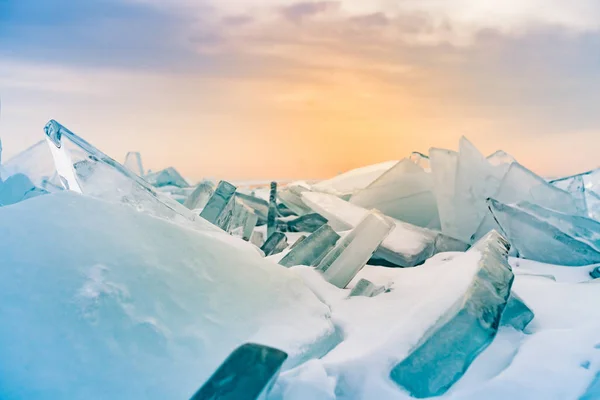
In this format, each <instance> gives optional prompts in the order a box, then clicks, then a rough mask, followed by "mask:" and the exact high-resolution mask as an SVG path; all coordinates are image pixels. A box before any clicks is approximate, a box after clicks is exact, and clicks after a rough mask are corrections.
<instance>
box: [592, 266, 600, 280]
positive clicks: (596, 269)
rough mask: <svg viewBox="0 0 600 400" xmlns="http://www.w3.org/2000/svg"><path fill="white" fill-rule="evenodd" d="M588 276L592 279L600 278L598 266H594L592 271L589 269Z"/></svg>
mask: <svg viewBox="0 0 600 400" xmlns="http://www.w3.org/2000/svg"><path fill="white" fill-rule="evenodd" d="M590 276H591V277H592V278H593V279H598V278H600V267H596V268H594V269H593V270H592V271H590Z"/></svg>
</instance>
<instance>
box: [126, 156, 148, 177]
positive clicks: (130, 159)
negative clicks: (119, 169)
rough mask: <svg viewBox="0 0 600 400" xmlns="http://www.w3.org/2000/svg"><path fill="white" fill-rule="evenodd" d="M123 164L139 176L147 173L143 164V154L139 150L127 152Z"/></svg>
mask: <svg viewBox="0 0 600 400" xmlns="http://www.w3.org/2000/svg"><path fill="white" fill-rule="evenodd" d="M123 165H124V166H125V167H126V168H129V170H130V171H131V172H133V173H135V174H136V175H137V176H144V175H145V172H144V166H143V165H142V155H141V154H140V152H139V151H130V152H129V153H127V155H126V156H125V163H124V164H123Z"/></svg>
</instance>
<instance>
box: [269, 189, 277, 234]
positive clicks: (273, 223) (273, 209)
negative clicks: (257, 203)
mask: <svg viewBox="0 0 600 400" xmlns="http://www.w3.org/2000/svg"><path fill="white" fill-rule="evenodd" d="M275 231H277V182H271V190H270V191H269V212H268V214H267V236H271V235H272V234H273V233H275Z"/></svg>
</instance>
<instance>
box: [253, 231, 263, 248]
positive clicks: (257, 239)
mask: <svg viewBox="0 0 600 400" xmlns="http://www.w3.org/2000/svg"><path fill="white" fill-rule="evenodd" d="M250 243H252V244H253V245H255V246H256V247H258V248H261V247H262V245H263V244H264V243H265V234H264V233H262V232H261V231H254V232H252V235H250Z"/></svg>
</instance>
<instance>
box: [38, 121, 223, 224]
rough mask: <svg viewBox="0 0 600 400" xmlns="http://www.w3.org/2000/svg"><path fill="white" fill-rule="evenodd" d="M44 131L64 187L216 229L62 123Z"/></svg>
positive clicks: (50, 125)
mask: <svg viewBox="0 0 600 400" xmlns="http://www.w3.org/2000/svg"><path fill="white" fill-rule="evenodd" d="M44 131H45V133H46V141H47V143H48V146H49V148H50V151H51V153H52V157H53V159H54V164H55V171H56V172H57V174H58V181H59V182H60V183H61V185H62V186H63V188H64V189H67V190H71V191H75V192H78V193H84V194H86V195H88V196H92V197H96V198H100V199H102V200H105V201H110V202H116V203H124V204H128V205H131V206H133V207H135V208H136V209H137V210H138V211H141V212H145V213H148V214H151V215H154V216H155V217H159V218H164V219H169V220H172V221H176V222H179V223H184V224H191V225H190V227H192V228H195V229H200V230H206V229H209V230H213V229H214V228H212V227H211V225H210V224H208V223H206V222H205V221H204V220H203V219H201V218H200V217H198V216H196V215H194V213H192V212H191V211H190V210H188V209H187V208H185V207H183V206H182V205H181V204H179V203H177V202H176V201H174V200H172V199H170V198H168V197H167V196H164V195H162V194H160V193H157V192H156V190H155V188H154V187H153V186H152V185H150V184H149V183H148V182H146V181H145V180H144V179H142V178H140V177H139V176H137V175H136V174H134V173H133V172H131V171H130V170H129V169H127V168H125V167H124V166H123V165H121V164H119V163H118V162H117V161H115V160H113V159H112V158H110V157H109V156H107V155H106V154H104V153H103V152H101V151H100V150H98V149H97V148H96V147H94V146H93V145H91V144H90V143H88V142H87V141H85V140H84V139H82V138H81V137H80V136H78V135H76V134H75V133H73V132H71V131H70V130H68V129H67V128H65V127H64V126H62V125H61V124H59V123H58V122H56V121H54V120H51V121H50V122H48V124H47V125H46V127H45V128H44Z"/></svg>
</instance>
